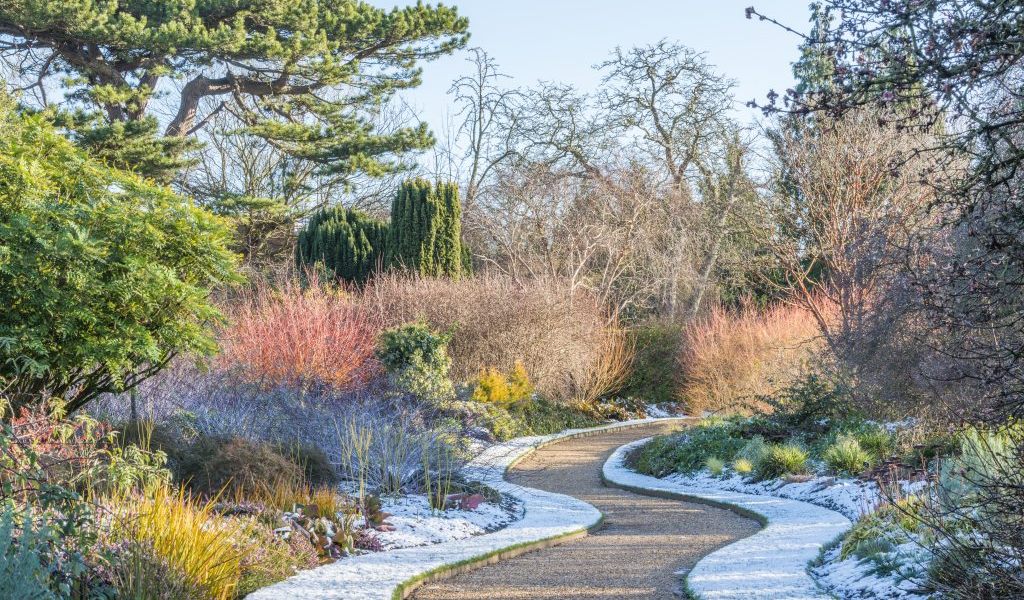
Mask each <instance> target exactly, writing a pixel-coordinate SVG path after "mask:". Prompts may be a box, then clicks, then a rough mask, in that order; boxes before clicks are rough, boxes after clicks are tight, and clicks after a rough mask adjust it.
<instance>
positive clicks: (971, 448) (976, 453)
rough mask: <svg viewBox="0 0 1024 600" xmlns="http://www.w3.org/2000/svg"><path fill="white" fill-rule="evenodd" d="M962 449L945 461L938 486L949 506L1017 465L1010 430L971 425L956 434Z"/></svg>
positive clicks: (972, 493)
mask: <svg viewBox="0 0 1024 600" xmlns="http://www.w3.org/2000/svg"><path fill="white" fill-rule="evenodd" d="M957 442H958V443H959V445H960V452H959V453H958V454H957V455H956V456H955V457H953V458H952V459H950V460H946V461H945V462H944V463H943V464H942V470H941V472H940V480H939V484H940V485H939V489H940V490H941V491H942V496H943V498H942V499H943V502H944V503H945V504H947V505H949V506H953V505H956V504H959V503H962V502H963V500H964V499H965V498H967V497H969V496H972V495H974V494H975V492H976V490H977V487H978V486H979V485H986V484H988V485H991V482H993V481H999V480H1000V479H1002V474H1003V473H1004V472H1005V471H1006V470H1007V469H1006V466H1005V465H1010V464H1014V463H1013V461H1015V460H1018V459H1017V458H1016V457H1015V451H1016V443H1015V441H1014V439H1013V438H1012V437H1011V436H1010V435H1009V433H1008V432H1003V431H985V430H982V429H977V428H973V427H971V428H968V429H966V430H964V431H963V432H961V433H960V434H959V435H958V436H957Z"/></svg>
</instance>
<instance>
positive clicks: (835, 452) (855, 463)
mask: <svg viewBox="0 0 1024 600" xmlns="http://www.w3.org/2000/svg"><path fill="white" fill-rule="evenodd" d="M821 457H822V459H823V460H824V461H825V464H826V465H828V468H829V469H831V470H832V471H833V472H835V473H841V474H846V475H857V474H858V473H861V472H862V471H864V469H865V468H867V467H868V466H870V465H871V459H872V455H871V454H870V453H868V452H867V451H865V450H864V449H863V448H861V446H860V442H858V441H857V438H855V437H853V436H850V435H840V436H839V437H838V438H837V439H836V441H835V443H833V444H832V445H831V446H829V447H828V448H826V449H825V452H824V453H822V455H821Z"/></svg>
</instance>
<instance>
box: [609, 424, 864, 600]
mask: <svg viewBox="0 0 1024 600" xmlns="http://www.w3.org/2000/svg"><path fill="white" fill-rule="evenodd" d="M652 439H654V438H653V437H650V438H644V439H640V440H635V441H633V442H629V443H627V444H624V445H622V446H620V447H619V448H617V449H616V450H615V451H614V452H612V454H611V456H609V457H608V460H606V461H605V463H604V466H603V467H602V469H601V480H602V481H604V483H605V485H607V486H609V487H614V488H618V489H622V490H626V491H629V492H632V493H634V494H641V495H645V496H654V497H658V498H666V499H670V500H681V501H687V502H696V503H700V504H706V505H709V506H715V507H717V508H723V509H726V510H730V511H732V512H734V513H736V514H739V515H741V516H745V517H748V518H750V519H753V520H755V521H757V522H758V523H760V524H761V529H760V530H759V531H757V532H755V533H754V534H752V535H750V536H747V537H745V538H742V539H740V540H737V541H735V542H733V543H731V544H728V545H726V546H723V547H721V548H719V549H717V550H715V551H714V552H711V553H709V554H707V555H705V556H704V557H702V558H701V559H700V560H698V561H697V563H696V564H694V565H693V567H692V568H691V569H690V570H689V572H687V573H686V575H685V576H684V577H683V581H682V585H683V589H684V590H685V591H686V593H687V594H688V595H689V597H691V598H693V599H695V600H700V599H701V598H704V597H705V595H704V594H703V593H702V592H703V590H702V589H701V588H700V586H696V587H695V586H694V585H693V582H691V581H690V575H691V574H692V573H694V572H695V571H697V570H698V568H700V567H701V566H702V563H705V561H708V560H709V559H713V558H714V557H715V556H716V554H718V553H721V552H724V551H727V550H728V549H729V548H731V547H733V546H736V545H738V544H743V543H745V542H747V541H748V540H751V539H752V538H755V537H756V536H758V535H759V534H762V533H764V532H766V531H767V530H768V528H769V527H770V526H771V525H772V519H771V518H770V517H769V516H768V515H767V514H763V513H762V512H759V511H757V510H754V509H750V508H746V507H743V506H740V505H738V504H735V503H733V502H729V501H726V500H720V499H715V498H713V497H708V496H702V495H700V494H699V493H697V492H684V491H680V490H678V489H677V490H671V489H665V488H666V487H668V486H670V485H671V483H672V482H669V481H665V480H661V479H657V478H654V477H650V476H646V475H643V474H641V473H638V472H636V471H634V470H632V469H630V468H629V467H627V466H626V464H625V461H626V457H627V455H628V454H629V453H630V452H632V451H634V450H636V449H639V448H641V447H643V446H644V445H645V444H647V443H648V442H650V441H651V440H652ZM620 471H625V472H626V473H628V474H630V475H631V476H632V478H634V479H640V480H644V479H651V480H653V481H655V482H658V485H659V487H657V488H654V487H646V486H643V485H639V484H637V483H626V482H625V481H623V478H622V475H623V473H622V472H620ZM712 494H714V495H722V494H723V492H722V491H721V490H711V489H709V490H708V495H709V496H710V495H712ZM738 494H739V493H738ZM739 495H747V496H752V494H739ZM760 497H763V498H766V499H775V500H779V501H783V502H786V503H796V504H802V505H806V506H807V507H808V508H811V509H817V510H825V511H828V512H832V513H834V514H835V515H836V517H838V521H837V522H841V521H845V523H846V524H845V526H840V527H839V528H838V529H835V530H834V531H832V532H831V533H825V534H824V535H822V536H819V538H820V539H819V542H820V546H821V547H827V546H828V545H829V544H831V543H834V541H835V540H836V539H837V538H838V537H841V536H842V535H844V534H845V533H846V531H847V530H848V529H849V527H850V526H852V523H851V522H850V521H849V519H847V518H846V517H845V516H843V515H841V514H840V513H838V512H836V511H832V510H829V509H826V508H824V507H819V506H816V505H813V504H810V503H807V502H803V501H800V500H793V499H787V498H781V497H777V496H767V495H765V496H760ZM812 560H813V557H812V558H811V559H810V560H808V561H807V562H806V563H805V564H804V565H803V567H804V568H803V569H802V571H801V572H800V574H802V575H804V576H806V577H807V579H808V580H809V581H810V582H811V584H812V586H813V587H814V588H815V589H816V590H817V591H819V592H820V593H821V596H815V597H821V598H833V596H832V595H831V594H830V593H828V592H827V591H826V590H823V589H822V588H821V586H820V585H818V582H817V581H815V580H814V578H813V577H811V575H810V573H809V572H808V570H807V566H808V565H809V564H810V562H811V561H812ZM759 597H760V596H759ZM801 597H803V596H801Z"/></svg>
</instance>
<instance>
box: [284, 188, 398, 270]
mask: <svg viewBox="0 0 1024 600" xmlns="http://www.w3.org/2000/svg"><path fill="white" fill-rule="evenodd" d="M387 241H388V225H387V224H386V223H384V222H382V221H378V220H377V219H374V218H372V217H370V216H368V215H367V214H366V213H363V212H361V211H358V210H354V209H350V208H341V207H337V208H329V209H325V210H322V211H320V212H318V213H316V214H315V215H313V217H312V218H310V220H309V222H307V223H306V226H305V227H304V228H303V229H302V231H300V232H299V239H298V243H297V244H296V247H295V261H296V264H297V265H298V266H299V268H300V269H306V268H310V267H314V266H315V265H318V264H320V265H323V267H324V268H325V269H326V270H327V271H328V273H332V274H333V275H334V276H335V277H337V278H339V279H342V280H344V281H349V282H353V283H364V282H365V281H366V280H367V279H368V278H369V276H370V275H371V274H373V273H374V272H375V271H376V270H377V269H379V268H380V266H381V263H382V259H383V257H384V249H385V247H386V245H387Z"/></svg>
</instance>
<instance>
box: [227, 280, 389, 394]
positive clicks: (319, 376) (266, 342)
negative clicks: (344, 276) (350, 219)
mask: <svg viewBox="0 0 1024 600" xmlns="http://www.w3.org/2000/svg"><path fill="white" fill-rule="evenodd" d="M228 312H229V315H230V318H231V325H230V327H228V328H227V329H226V330H225V331H224V332H223V334H222V339H221V348H222V353H221V356H220V364H221V365H222V366H226V367H234V368H239V369H241V370H242V374H243V375H245V376H246V377H247V378H249V379H251V380H253V381H259V382H262V383H268V384H273V383H286V384H299V385H301V384H304V383H310V382H315V383H323V384H328V385H331V386H333V387H335V388H337V389H341V390H345V389H351V388H355V387H358V386H360V385H362V384H364V383H366V381H368V380H369V379H370V378H372V377H373V376H374V375H375V374H376V373H377V371H378V368H379V367H378V365H377V362H376V360H375V358H374V349H375V347H376V340H377V334H378V333H379V331H380V326H379V324H378V322H377V320H376V319H374V318H372V317H371V316H370V315H369V314H368V313H367V312H366V311H365V310H363V309H361V308H360V307H359V306H358V305H356V304H355V303H354V302H352V301H351V300H350V298H349V297H348V295H347V294H346V293H344V292H342V291H338V290H334V289H330V288H328V287H326V286H322V285H319V284H318V282H316V281H313V282H311V285H309V286H308V287H307V288H305V289H302V288H301V287H300V286H299V285H297V284H295V283H287V284H285V286H284V287H282V288H280V289H273V288H270V287H269V286H266V285H258V286H256V287H255V288H254V289H253V291H252V292H251V293H250V294H249V295H247V296H246V297H245V298H243V299H242V300H241V301H240V302H238V303H237V304H236V305H235V306H233V307H232V308H231V309H229V311H228Z"/></svg>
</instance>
